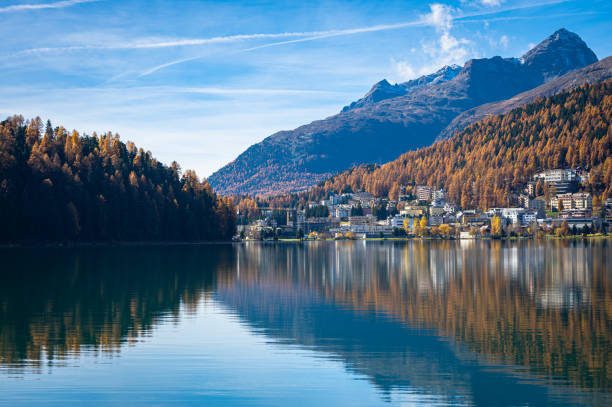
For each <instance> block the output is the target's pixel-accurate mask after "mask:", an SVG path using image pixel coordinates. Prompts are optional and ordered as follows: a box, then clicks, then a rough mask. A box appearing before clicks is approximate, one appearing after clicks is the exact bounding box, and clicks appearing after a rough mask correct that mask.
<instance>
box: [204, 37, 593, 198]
mask: <svg viewBox="0 0 612 407" xmlns="http://www.w3.org/2000/svg"><path fill="white" fill-rule="evenodd" d="M594 62H597V57H596V56H595V54H594V53H593V51H591V50H590V49H589V47H588V46H587V45H586V44H585V43H584V41H582V39H581V38H580V37H579V36H578V35H576V34H574V33H571V32H569V31H567V30H565V29H561V30H559V31H557V32H555V33H554V34H553V35H551V36H550V37H548V38H546V39H545V40H544V41H542V42H541V43H540V44H538V45H537V46H536V47H534V48H533V49H532V50H530V51H529V52H527V53H526V54H525V55H523V56H522V57H521V58H501V57H499V56H496V57H493V58H483V59H472V60H469V61H468V62H466V64H465V65H464V66H463V67H462V68H461V69H458V67H456V66H452V67H445V68H442V69H441V70H440V71H438V72H436V73H434V74H432V75H426V76H423V77H421V78H418V79H416V80H413V81H409V82H405V83H403V84H397V85H391V84H390V83H389V82H387V81H386V80H385V81H381V82H379V83H377V84H376V85H375V86H374V87H373V88H372V89H371V90H370V92H368V93H367V94H366V95H365V96H364V97H363V98H362V99H360V100H358V101H356V102H354V103H352V104H351V105H349V106H347V107H345V108H344V109H342V111H341V112H340V113H338V114H336V115H334V116H331V117H328V118H326V119H323V120H318V121H314V122H312V123H310V124H307V125H304V126H301V127H298V128H297V129H294V130H290V131H281V132H278V133H275V134H273V135H271V136H269V137H267V138H266V139H264V140H263V141H262V142H260V143H257V144H255V145H253V146H251V147H249V148H248V149H247V150H246V151H245V152H244V153H242V154H240V155H239V156H238V157H237V158H236V159H235V160H234V161H232V162H231V163H229V164H227V165H226V166H224V167H223V168H221V169H220V170H219V171H217V172H215V173H214V174H213V175H212V176H211V177H210V178H209V179H208V181H209V182H210V184H211V186H213V188H215V190H216V191H218V192H219V193H222V194H236V193H249V194H262V195H266V194H267V195H269V194H273V193H278V192H287V191H297V190H303V189H306V188H308V187H309V186H312V185H314V184H316V183H318V182H320V181H323V180H325V179H327V178H329V177H330V176H331V175H333V174H335V173H338V172H340V171H343V170H345V169H347V168H350V167H352V166H354V165H358V164H361V163H366V162H370V163H384V162H387V161H390V160H393V159H394V158H396V157H398V156H399V155H400V154H402V153H403V152H405V151H408V150H412V149H415V148H419V147H424V146H428V145H430V144H432V143H433V142H434V140H435V139H436V137H437V136H438V135H439V134H440V132H442V131H443V130H444V129H445V128H446V127H447V125H448V124H449V123H450V122H451V121H452V120H453V119H454V118H455V117H457V116H458V115H460V114H461V113H463V112H465V111H467V110H469V109H472V108H474V107H477V106H480V105H482V104H485V103H489V102H494V101H499V100H505V99H508V98H510V97H512V96H514V95H516V94H518V93H521V92H524V91H526V90H529V89H533V88H535V87H537V86H539V85H541V84H542V83H545V82H546V81H550V80H552V79H554V78H556V77H558V76H560V75H563V74H565V73H567V72H569V71H571V70H574V69H578V68H582V67H584V66H586V65H590V64H592V63H594Z"/></svg>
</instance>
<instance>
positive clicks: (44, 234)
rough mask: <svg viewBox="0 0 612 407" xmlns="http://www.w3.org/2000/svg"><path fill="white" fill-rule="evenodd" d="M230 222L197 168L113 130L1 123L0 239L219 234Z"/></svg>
mask: <svg viewBox="0 0 612 407" xmlns="http://www.w3.org/2000/svg"><path fill="white" fill-rule="evenodd" d="M235 223H236V219H235V213H234V209H233V206H232V205H231V203H230V201H229V199H227V198H219V197H217V195H216V194H215V193H214V192H213V191H212V190H211V188H210V186H209V185H208V183H207V182H206V181H200V180H199V179H198V177H197V175H196V173H195V172H194V171H191V170H187V171H185V172H184V173H183V174H182V175H181V169H180V167H179V165H178V164H177V163H176V162H173V163H172V165H171V166H169V167H168V166H165V165H163V164H162V163H160V162H158V161H157V160H156V159H155V158H153V157H152V156H151V153H150V152H148V151H144V150H143V149H142V148H141V149H138V148H136V146H135V145H134V143H127V144H125V143H123V142H121V141H120V140H119V136H117V135H113V134H112V133H106V134H103V135H101V136H98V135H96V134H95V133H94V135H92V136H87V135H84V136H81V135H80V134H79V133H77V132H76V131H73V132H71V133H68V132H67V131H66V129H65V128H64V127H56V128H53V127H52V126H51V123H50V122H47V125H46V129H45V128H44V127H43V124H42V121H41V120H40V118H35V119H33V120H29V121H25V120H24V118H23V117H22V116H13V117H11V118H8V119H7V120H4V121H2V122H0V225H2V226H1V227H0V243H20V242H64V241H85V242H105V241H200V240H220V239H230V238H231V237H232V235H233V233H234V229H235Z"/></svg>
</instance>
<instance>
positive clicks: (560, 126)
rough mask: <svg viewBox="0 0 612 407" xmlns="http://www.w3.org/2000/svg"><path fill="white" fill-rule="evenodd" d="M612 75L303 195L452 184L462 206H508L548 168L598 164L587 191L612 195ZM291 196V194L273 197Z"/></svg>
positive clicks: (388, 192)
mask: <svg viewBox="0 0 612 407" xmlns="http://www.w3.org/2000/svg"><path fill="white" fill-rule="evenodd" d="M611 123H612V80H608V81H606V82H603V83H597V84H591V85H582V86H580V87H578V88H576V89H574V90H572V91H569V92H565V93H561V94H558V95H555V96H552V97H549V98H545V99H544V98H541V99H538V100H536V101H534V102H533V103H531V104H529V105H527V106H524V107H521V108H516V109H514V110H512V111H510V112H508V113H506V114H504V115H500V116H494V117H489V118H487V119H484V120H482V121H480V122H477V123H474V124H472V125H470V126H469V127H467V128H466V129H465V130H464V131H462V132H460V133H457V134H456V135H455V136H454V137H452V138H450V139H448V140H444V141H440V142H437V143H435V144H434V145H432V146H430V147H426V148H422V149H420V150H417V151H410V152H407V153H405V154H403V155H402V156H400V157H399V158H398V159H396V160H394V161H392V162H389V163H387V164H385V165H383V166H374V165H361V166H359V167H355V168H352V169H350V170H347V171H345V172H342V173H341V174H338V175H337V176H335V177H333V178H331V179H329V180H327V181H325V182H324V183H322V184H320V185H318V186H316V187H314V188H313V189H312V190H310V191H309V192H308V193H305V194H302V196H300V197H299V196H293V197H292V198H291V200H293V201H294V202H293V204H295V201H296V200H307V199H312V198H317V197H321V196H323V195H325V194H327V193H329V192H346V191H360V190H365V191H368V192H371V193H372V194H374V195H376V196H389V197H390V198H393V199H395V198H397V193H398V190H399V186H400V185H407V186H409V187H410V186H414V185H428V186H432V187H436V188H445V189H446V190H447V193H448V198H449V199H450V200H451V201H454V202H456V203H458V204H460V205H461V206H462V207H479V208H482V209H486V208H491V207H495V206H505V205H506V204H507V202H508V201H507V199H508V197H509V194H510V193H512V192H513V191H514V192H516V191H519V190H521V189H522V188H523V187H524V185H525V183H526V182H527V181H529V180H530V179H531V176H532V175H533V174H534V173H536V172H538V171H540V170H544V169H551V168H569V167H572V168H575V167H584V168H586V169H589V170H590V181H589V184H588V185H587V186H586V190H587V191H588V192H591V193H593V194H595V196H596V197H597V198H598V199H599V200H602V199H605V198H608V197H610V196H612V127H611V126H610V124H611ZM274 200H276V201H278V202H279V203H286V202H289V199H287V197H286V196H285V197H279V198H275V199H273V201H274Z"/></svg>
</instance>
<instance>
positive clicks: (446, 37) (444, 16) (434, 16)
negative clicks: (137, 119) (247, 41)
mask: <svg viewBox="0 0 612 407" xmlns="http://www.w3.org/2000/svg"><path fill="white" fill-rule="evenodd" d="M568 1H573V0H550V1H545V2H541V3H531V4H527V5H521V6H515V7H506V8H499V9H496V10H492V11H479V12H474V13H463V12H462V11H461V10H458V9H457V10H456V9H453V8H451V7H449V6H446V5H444V4H437V3H436V4H430V13H428V14H426V15H424V16H421V18H420V19H418V20H415V21H404V22H400V23H396V24H381V25H374V26H369V27H358V28H350V29H345V30H328V31H311V32H302V33H292V34H293V35H294V36H300V37H303V38H296V39H291V40H286V41H277V42H271V43H267V44H262V45H257V46H254V47H250V48H245V49H243V50H240V51H238V52H250V51H256V50H260V49H265V48H271V47H278V46H283V45H289V44H296V43H301V42H307V41H316V40H321V39H326V38H332V37H339V36H347V35H355V34H361V33H369V32H377V31H386V30H395V29H400V28H406V27H417V26H425V25H430V26H433V27H435V28H436V30H438V31H440V32H443V35H442V37H441V38H440V40H439V43H440V49H441V50H442V52H443V53H444V55H439V58H438V60H439V62H441V63H443V64H444V63H462V62H464V61H462V60H460V59H461V58H463V57H466V56H467V55H468V52H467V50H466V49H465V48H464V47H461V45H465V44H467V43H468V41H467V40H464V39H456V38H453V37H452V36H450V34H449V33H448V31H449V30H450V28H451V27H452V23H453V21H460V20H463V21H462V22H464V23H470V22H478V21H477V20H469V18H472V17H485V16H490V15H495V14H500V13H504V12H508V11H514V10H522V9H529V8H535V7H543V6H548V5H555V4H560V3H566V2H568ZM500 4H501V3H500ZM453 12H455V14H456V15H453ZM480 22H481V21H480ZM269 35H273V34H269ZM427 48H428V49H427V50H426V51H429V53H430V54H431V53H432V52H433V48H432V47H431V46H430V47H427ZM203 57H204V56H201V55H200V56H194V57H189V58H182V59H177V60H174V61H170V62H167V63H165V64H160V65H157V66H154V67H152V68H150V69H147V70H146V71H144V72H143V73H142V74H140V75H139V76H140V77H144V76H148V75H151V74H152V73H155V72H157V71H159V70H162V69H164V68H168V67H170V66H174V65H179V64H182V63H185V62H190V61H195V60H197V59H200V58H203ZM400 62H401V61H400ZM406 68H407V66H406V65H405V64H404V65H403V67H402V70H403V71H404V72H409V69H406ZM429 68H430V67H428V68H427V69H429Z"/></svg>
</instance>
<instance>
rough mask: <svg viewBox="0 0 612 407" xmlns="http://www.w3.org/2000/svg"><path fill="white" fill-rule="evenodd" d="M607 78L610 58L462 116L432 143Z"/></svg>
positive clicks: (610, 75)
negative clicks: (543, 98)
mask: <svg viewBox="0 0 612 407" xmlns="http://www.w3.org/2000/svg"><path fill="white" fill-rule="evenodd" d="M609 78H612V57H607V58H605V59H602V60H601V61H599V62H596V63H594V64H592V65H589V66H587V67H584V68H581V69H577V70H575V71H571V72H568V73H566V74H565V75H563V76H561V77H559V78H557V79H554V80H552V81H550V82H548V83H545V84H543V85H540V86H538V87H537V88H535V89H531V90H528V91H526V92H523V93H519V94H518V95H516V96H514V97H512V98H510V99H507V100H502V101H499V102H492V103H486V104H484V105H481V106H478V107H475V108H473V109H470V110H468V111H466V112H463V113H461V114H460V115H459V116H457V117H456V118H455V119H454V120H453V121H452V122H451V123H450V124H449V125H448V126H447V127H446V128H445V129H444V130H443V131H442V132H441V133H440V135H439V136H438V138H437V139H436V141H439V140H444V139H446V138H449V137H451V136H452V135H453V134H455V133H456V132H458V131H461V130H463V129H465V128H466V127H467V126H468V125H470V124H471V123H475V122H477V121H479V120H482V119H484V118H485V117H487V116H493V115H497V114H503V113H507V112H509V111H510V110H512V109H514V108H516V107H519V106H523V105H526V104H527V103H530V102H532V101H533V100H535V99H537V98H539V97H548V96H552V95H555V94H557V93H560V92H562V91H565V90H569V89H572V88H575V87H577V86H580V85H582V84H585V83H596V82H603V81H605V80H607V79H609Z"/></svg>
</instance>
